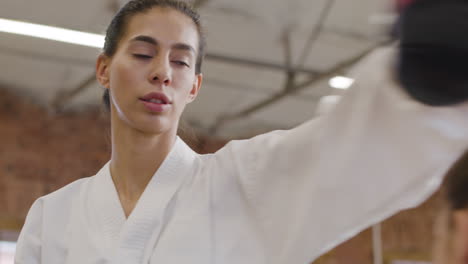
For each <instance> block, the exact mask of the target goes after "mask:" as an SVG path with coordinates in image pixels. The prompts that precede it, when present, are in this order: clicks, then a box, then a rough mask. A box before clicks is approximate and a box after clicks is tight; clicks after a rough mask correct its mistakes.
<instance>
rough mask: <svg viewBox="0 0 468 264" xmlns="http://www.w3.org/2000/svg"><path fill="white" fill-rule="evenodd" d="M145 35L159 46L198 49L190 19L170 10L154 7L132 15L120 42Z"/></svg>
mask: <svg viewBox="0 0 468 264" xmlns="http://www.w3.org/2000/svg"><path fill="white" fill-rule="evenodd" d="M139 35H146V36H150V37H153V38H154V39H156V40H157V41H158V43H159V44H160V45H168V46H170V45H172V44H174V43H184V44H188V45H190V46H192V47H193V48H194V49H195V50H197V49H198V39H199V36H198V30H197V27H196V25H195V23H194V22H193V21H192V19H191V18H190V17H189V16H187V15H185V14H183V13H182V12H180V11H178V10H174V9H172V8H161V7H155V8H152V9H150V10H148V11H146V12H143V13H138V14H135V15H133V16H132V17H131V18H130V19H129V21H128V22H127V26H126V29H125V34H124V36H123V37H122V39H121V41H122V42H128V41H129V40H131V39H132V38H134V37H136V36H139Z"/></svg>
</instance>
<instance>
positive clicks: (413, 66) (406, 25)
mask: <svg viewBox="0 0 468 264" xmlns="http://www.w3.org/2000/svg"><path fill="white" fill-rule="evenodd" d="M398 23H399V30H398V34H399V37H400V49H399V58H398V62H399V63H398V78H399V80H400V82H401V84H402V86H403V87H404V88H405V89H406V90H407V91H408V93H409V94H410V95H411V96H412V97H413V98H415V99H416V100H418V101H420V102H422V103H425V104H428V105H434V106H444V105H451V104H456V103H461V102H463V101H465V100H466V99H468V68H467V67H466V65H467V62H468V1H467V0H416V1H413V3H411V4H409V5H408V6H406V7H405V8H404V10H403V11H402V13H401V16H400V19H399V22H398Z"/></svg>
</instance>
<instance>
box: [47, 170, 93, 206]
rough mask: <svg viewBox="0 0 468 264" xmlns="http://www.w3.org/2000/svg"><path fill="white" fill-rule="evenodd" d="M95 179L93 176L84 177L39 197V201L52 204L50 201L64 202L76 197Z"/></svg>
mask: <svg viewBox="0 0 468 264" xmlns="http://www.w3.org/2000/svg"><path fill="white" fill-rule="evenodd" d="M92 179H93V177H87V178H82V179H79V180H76V181H74V182H72V183H69V184H67V185H65V186H64V187H62V188H60V189H58V190H56V191H54V192H52V193H49V194H47V195H45V196H42V197H41V198H39V199H38V200H39V201H42V203H45V204H50V203H62V204H63V203H64V202H67V201H70V200H72V199H73V197H76V196H77V195H78V194H79V193H80V192H81V190H82V189H83V188H85V186H86V185H87V184H88V183H89V182H90V181H91V180H92Z"/></svg>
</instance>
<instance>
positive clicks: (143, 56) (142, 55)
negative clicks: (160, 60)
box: [133, 54, 153, 59]
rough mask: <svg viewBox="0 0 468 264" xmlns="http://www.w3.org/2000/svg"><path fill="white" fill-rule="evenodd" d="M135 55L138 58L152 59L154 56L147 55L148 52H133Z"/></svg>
mask: <svg viewBox="0 0 468 264" xmlns="http://www.w3.org/2000/svg"><path fill="white" fill-rule="evenodd" d="M133 56H134V57H135V58H138V59H151V58H153V57H152V56H150V55H146V54H133Z"/></svg>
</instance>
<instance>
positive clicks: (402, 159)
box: [226, 51, 468, 263]
mask: <svg viewBox="0 0 468 264" xmlns="http://www.w3.org/2000/svg"><path fill="white" fill-rule="evenodd" d="M392 56H393V55H392V53H391V52H389V51H378V52H376V53H374V54H371V55H370V57H368V58H367V59H365V60H364V62H363V64H362V65H361V66H360V67H359V68H360V72H359V73H358V75H357V76H356V82H355V84H354V87H352V89H350V90H349V91H348V92H347V94H346V95H345V96H344V98H343V99H342V100H341V102H340V103H339V104H338V105H337V106H336V107H335V108H334V109H333V110H332V111H331V112H330V113H329V114H327V115H326V116H324V117H321V118H320V119H318V120H312V121H309V122H307V123H305V124H303V125H301V126H300V127H298V128H295V129H292V130H289V131H277V132H272V133H268V134H265V135H261V136H257V137H255V138H253V139H250V140H244V141H234V142H232V143H230V144H229V145H228V146H227V147H226V149H227V150H228V153H230V155H229V158H230V160H231V162H232V163H233V164H234V166H235V167H236V170H237V171H238V175H239V179H240V180H239V182H240V183H241V185H242V189H243V192H244V195H245V196H246V200H247V201H248V203H249V206H251V207H252V208H254V210H252V212H253V214H255V219H257V221H258V226H259V228H260V229H262V230H261V231H262V232H261V233H262V234H264V236H265V238H264V239H265V240H264V241H266V243H268V245H269V246H268V248H270V249H272V250H274V254H275V255H276V257H277V258H279V260H278V261H277V262H278V263H308V262H310V261H311V260H313V259H315V258H317V257H318V256H320V255H321V254H323V253H325V252H326V251H328V250H329V249H331V248H333V247H335V246H336V245H338V244H339V243H341V242H343V241H345V240H347V239H348V238H350V237H352V236H353V235H355V234H357V233H358V232H360V231H362V230H363V229H365V228H366V227H369V226H370V225H372V224H374V223H377V222H379V221H381V220H383V219H384V218H387V217H389V216H391V215H392V214H394V213H396V212H397V211H399V210H401V209H405V208H408V207H412V206H416V205H418V204H419V203H421V202H422V201H423V200H425V199H426V198H427V197H428V196H429V195H430V194H431V193H432V192H433V191H435V189H437V187H438V186H439V184H440V182H441V179H442V177H443V174H444V173H445V171H446V170H447V168H448V167H449V166H450V165H451V163H452V162H453V161H454V160H456V158H457V157H458V156H459V155H460V154H461V153H462V152H463V150H465V148H466V146H467V145H468V104H466V103H464V104H462V105H457V106H453V107H439V108H433V107H428V106H425V105H422V104H420V103H418V102H415V101H414V100H411V99H410V98H409V96H407V94H406V93H405V92H404V91H403V90H402V89H401V88H400V87H399V86H398V85H397V84H396V83H395V82H394V81H392V80H391V74H390V73H389V72H390V71H391V70H390V67H387V66H388V65H389V63H390V62H389V59H390V58H392Z"/></svg>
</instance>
